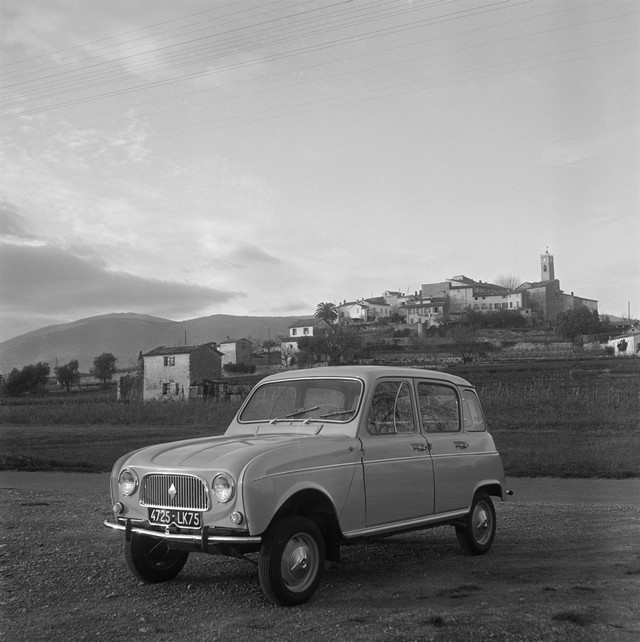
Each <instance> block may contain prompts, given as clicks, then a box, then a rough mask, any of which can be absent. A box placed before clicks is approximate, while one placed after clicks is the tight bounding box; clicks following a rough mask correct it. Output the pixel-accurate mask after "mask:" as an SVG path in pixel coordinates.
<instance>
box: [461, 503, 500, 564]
mask: <svg viewBox="0 0 640 642" xmlns="http://www.w3.org/2000/svg"><path fill="white" fill-rule="evenodd" d="M456 536H457V538H458V542H459V544H460V546H461V547H462V549H463V550H464V551H465V552H466V553H468V554H469V555H484V554H485V553H486V552H488V550H489V549H490V548H491V544H493V538H494V537H495V536H496V510H495V508H494V507H493V502H492V501H491V497H489V495H487V493H485V492H482V491H481V492H478V493H476V495H475V497H474V498H473V503H472V505H471V510H470V511H469V514H468V515H467V517H466V518H465V521H464V524H462V525H459V526H456Z"/></svg>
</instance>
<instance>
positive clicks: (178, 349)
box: [142, 343, 222, 357]
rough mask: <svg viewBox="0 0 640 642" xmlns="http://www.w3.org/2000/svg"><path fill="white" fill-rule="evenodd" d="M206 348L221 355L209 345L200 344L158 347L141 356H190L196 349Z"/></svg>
mask: <svg viewBox="0 0 640 642" xmlns="http://www.w3.org/2000/svg"><path fill="white" fill-rule="evenodd" d="M204 346H206V347H208V348H209V349H210V350H213V351H214V352H217V353H218V354H222V353H221V352H219V351H218V350H216V348H215V347H214V346H212V345H211V344H210V343H201V344H200V345H185V346H159V347H157V348H154V349H153V350H149V352H145V353H144V354H143V355H142V356H143V357H161V356H164V355H170V354H191V353H192V352H194V350H197V349H198V348H202V347H204Z"/></svg>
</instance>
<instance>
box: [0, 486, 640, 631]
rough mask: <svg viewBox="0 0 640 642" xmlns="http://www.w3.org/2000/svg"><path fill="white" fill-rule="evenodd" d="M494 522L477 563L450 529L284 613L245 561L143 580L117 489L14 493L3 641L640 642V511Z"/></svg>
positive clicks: (509, 509)
mask: <svg viewBox="0 0 640 642" xmlns="http://www.w3.org/2000/svg"><path fill="white" fill-rule="evenodd" d="M632 488H634V489H635V490H637V486H633V487H632ZM635 490H634V492H635ZM496 509H497V513H498V534H497V537H496V541H495V543H494V546H493V548H492V550H491V552H490V553H489V554H488V555H486V556H482V557H468V556H466V555H464V554H463V553H462V552H461V551H460V549H459V547H458V545H457V542H456V538H455V534H454V531H453V529H452V528H450V527H442V528H437V529H433V530H430V531H422V532H418V533H411V534H407V535H402V536H395V537H392V538H388V539H385V540H380V541H378V542H375V543H370V544H363V545H358V546H353V547H350V548H345V549H343V563H342V565H341V566H334V567H333V568H330V569H328V570H327V572H326V573H325V576H324V580H323V583H322V584H321V586H320V588H319V590H318V592H317V593H316V595H315V596H314V598H313V599H312V600H311V601H310V602H309V603H308V604H305V605H303V606H301V607H295V608H289V609H283V608H278V607H275V606H272V605H271V604H270V603H268V602H267V601H266V599H265V598H264V596H263V595H262V592H261V590H260V587H259V585H258V578H257V569H256V568H255V567H254V566H253V565H252V564H249V563H247V562H245V561H241V560H231V559H227V558H221V557H210V556H204V555H191V556H190V558H189V561H188V562H187V565H186V567H185V568H184V570H183V571H182V573H181V574H180V575H179V576H178V578H177V579H176V580H174V581H173V582H169V583H167V584H163V585H153V586H152V585H145V584H142V583H141V582H139V581H137V580H136V579H134V578H133V577H132V576H131V574H130V573H129V571H128V570H127V568H126V566H125V563H124V560H123V558H122V535H121V534H119V533H115V532H112V531H110V530H107V529H105V528H104V527H103V526H102V521H103V519H105V518H107V517H109V512H110V511H109V499H108V496H107V495H106V493H105V491H104V490H96V489H92V490H89V491H85V492H78V490H77V489H75V490H64V489H52V488H46V487H45V488H44V489H40V490H34V489H5V490H4V492H3V494H2V498H1V500H0V515H1V516H2V524H1V532H0V534H1V540H0V611H1V616H0V640H7V641H8V640H11V641H12V642H14V641H16V642H17V641H22V640H24V641H27V640H29V641H33V640H61V639H65V640H70V641H75V640H92V639H98V640H100V639H104V640H107V639H108V640H110V641H114V642H115V641H119V640H131V639H136V638H137V639H149V640H154V641H155V640H158V641H164V640H167V641H168V640H171V641H172V642H174V641H175V640H176V639H184V640H194V641H199V640H207V641H208V640H230V641H236V640H238V641H239V640H243V641H251V640H261V641H262V640H345V639H348V640H350V641H358V640H385V641H386V640H461V641H462V640H464V641H465V642H467V640H469V639H471V638H472V637H473V638H476V639H483V640H488V639H496V640H545V641H547V640H563V641H564V640H581V641H582V640H594V641H596V640H597V641H598V642H600V641H601V640H607V641H609V640H614V641H615V640H625V641H626V640H629V641H631V640H633V641H634V642H635V641H636V640H638V639H639V638H640V547H639V544H638V542H639V541H640V539H639V537H638V534H639V532H640V528H639V527H640V506H639V505H637V504H635V505H634V504H633V503H602V502H600V503H591V502H584V501H583V499H582V496H579V499H578V500H577V501H575V502H571V501H568V502H558V501H557V500H556V501H554V502H551V501H548V500H541V501H537V500H536V501H530V500H526V501H523V500H522V499H520V500H519V499H518V497H517V496H516V497H514V498H513V499H510V500H509V501H507V502H505V503H498V504H497V505H496Z"/></svg>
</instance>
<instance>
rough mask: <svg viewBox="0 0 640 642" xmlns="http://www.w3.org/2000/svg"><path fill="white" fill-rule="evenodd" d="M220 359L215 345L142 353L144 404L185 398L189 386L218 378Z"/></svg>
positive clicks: (168, 347)
mask: <svg viewBox="0 0 640 642" xmlns="http://www.w3.org/2000/svg"><path fill="white" fill-rule="evenodd" d="M223 356H224V355H223V354H222V352H220V351H219V350H218V349H217V348H216V344H215V343H204V344H202V345H185V346H160V347H158V348H155V349H153V350H151V351H149V352H147V353H146V354H143V355H142V359H143V362H144V377H143V393H142V399H143V401H151V400H153V399H185V398H187V397H188V395H189V387H190V386H191V385H196V384H200V383H202V382H203V381H204V380H205V379H206V380H213V379H215V378H216V377H219V376H220V374H221V371H222V357H223Z"/></svg>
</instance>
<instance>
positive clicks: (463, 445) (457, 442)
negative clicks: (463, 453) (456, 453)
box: [453, 441, 469, 450]
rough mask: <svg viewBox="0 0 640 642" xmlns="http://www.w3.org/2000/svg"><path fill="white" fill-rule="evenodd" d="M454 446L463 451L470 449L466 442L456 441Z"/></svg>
mask: <svg viewBox="0 0 640 642" xmlns="http://www.w3.org/2000/svg"><path fill="white" fill-rule="evenodd" d="M453 445H454V446H455V447H456V448H460V449H462V450H464V449H465V448H469V444H468V443H467V442H466V441H454V442H453Z"/></svg>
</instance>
